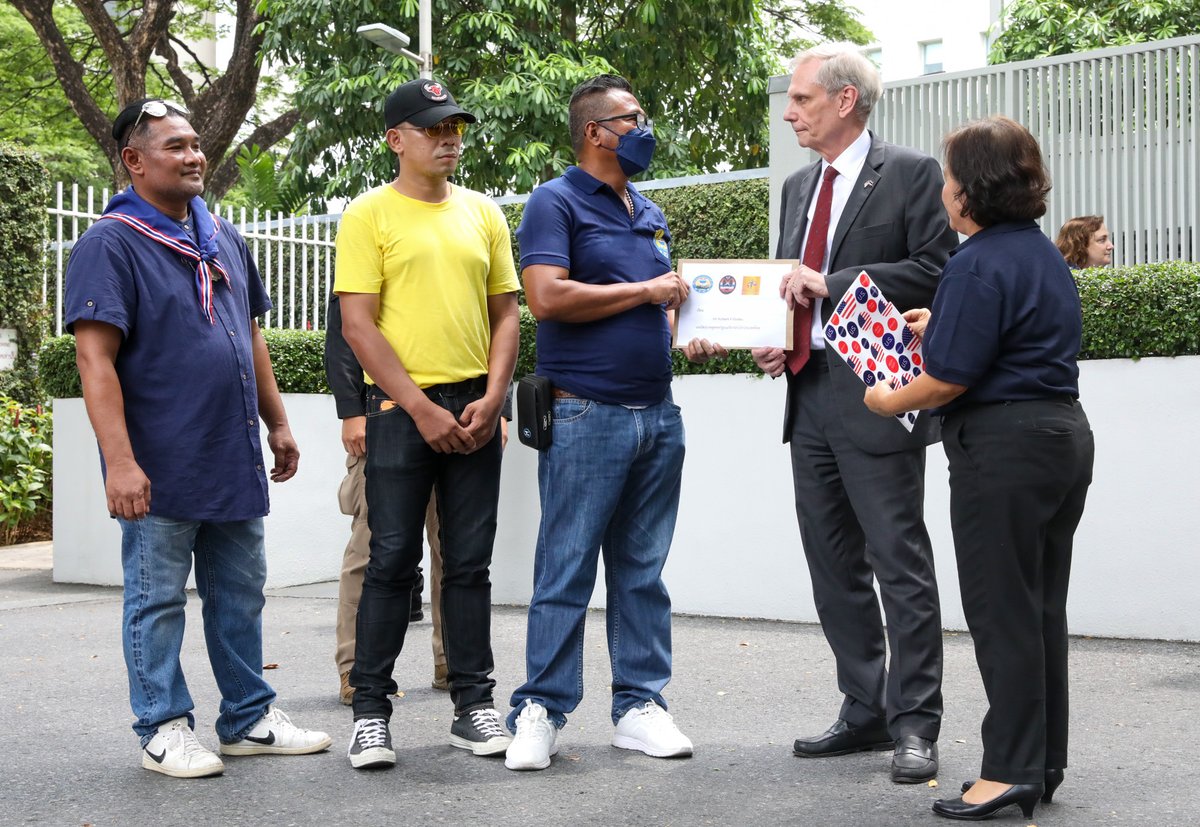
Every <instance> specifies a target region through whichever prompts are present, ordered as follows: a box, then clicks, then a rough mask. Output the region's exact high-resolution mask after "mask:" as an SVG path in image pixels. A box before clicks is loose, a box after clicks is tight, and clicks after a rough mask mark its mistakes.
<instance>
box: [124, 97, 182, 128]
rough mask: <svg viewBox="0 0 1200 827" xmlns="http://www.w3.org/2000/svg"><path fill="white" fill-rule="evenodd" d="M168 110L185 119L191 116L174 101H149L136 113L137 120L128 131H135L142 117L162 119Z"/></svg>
mask: <svg viewBox="0 0 1200 827" xmlns="http://www.w3.org/2000/svg"><path fill="white" fill-rule="evenodd" d="M168 109H169V110H171V111H172V112H174V113H175V114H176V115H183V117H185V118H186V117H188V116H189V115H191V113H190V112H188V111H187V108H186V107H184V106H183V105H182V104H178V103H175V102H174V101H168V100H149V101H146V102H145V103H143V104H142V111H141V112H139V113H138V116H137V120H136V121H134V122H133V129H130V130H129V131H130V132H132V131H133V130H134V129H137V125H138V124H140V123H141V122H142V116H143V115H149V116H150V117H152V118H162V117H165V116H166V114H167V110H168Z"/></svg>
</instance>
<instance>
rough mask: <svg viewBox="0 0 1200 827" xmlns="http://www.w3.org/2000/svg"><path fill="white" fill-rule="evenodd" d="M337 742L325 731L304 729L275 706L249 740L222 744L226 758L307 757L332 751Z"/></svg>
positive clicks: (260, 721) (259, 720)
mask: <svg viewBox="0 0 1200 827" xmlns="http://www.w3.org/2000/svg"><path fill="white" fill-rule="evenodd" d="M332 743H333V739H332V738H330V737H329V735H328V734H326V733H324V732H316V731H315V730H309V729H300V727H298V726H296V725H295V724H293V723H292V722H291V720H290V719H289V718H288V716H287V715H284V714H283V713H282V712H280V711H279V710H278V709H276V708H275V707H271V708H269V709H268V710H267V714H266V715H263V716H262V717H261V718H259V719H258V723H257V724H255V725H254V727H253V728H252V729H251V730H250V731H249V732H247V733H246V737H244V738H242V740H240V741H234V742H233V743H232V744H221V754H222V755H307V754H309V753H310V752H321V751H322V750H326V749H329V745H330V744H332Z"/></svg>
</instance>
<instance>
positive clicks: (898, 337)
mask: <svg viewBox="0 0 1200 827" xmlns="http://www.w3.org/2000/svg"><path fill="white" fill-rule="evenodd" d="M825 341H826V342H828V343H829V344H828V346H829V347H830V348H832V349H833V351H834V352H835V353H837V354H838V355H839V356H841V357H842V359H844V360H845V361H846V364H847V365H849V366H850V369H851V370H853V371H854V373H855V374H856V375H857V376H858V378H859V379H861V380H862V381H863V384H864V385H866V386H867V387H872V386H874V385H875V384H877V383H879V382H886V383H888V384H889V385H891V386H892V387H893V388H901V387H904V386H905V385H907V384H908V383H909V382H911V381H913V380H914V379H916V378H917V377H918V376H920V375H921V372H922V371H923V370H924V365H925V361H924V359H923V358H922V356H921V340H920V339H919V338H918V337H917V335H916V334H915V333H913V332H912V329H911V328H909V326H908V324H907V323H905V321H904V316H903V314H901V312H900V311H899V310H897V309H896V307H895V305H893V304H892V303H891V302H890V301H888V300H887V297H886V296H885V295H883V291H882V290H880V289H879V287H878V286H877V285H876V284H875V282H874V281H872V280H871V277H870V276H869V275H867V271H866V270H864V271H862V272H861V273H859V274H858V278H857V279H855V280H854V283H853V284H852V285H850V289H849V290H847V291H846V293H845V295H843V296H842V298H841V300H840V301H839V302H838V303H837V305H836V306H835V307H834V310H833V313H832V314H831V315H830V317H829V321H828V322H826V324H825ZM896 420H897V421H898V422H899V423H900V424H901V425H903V426H904V427H905V428H907V429H908V430H910V431H911V430H912V429H913V425H915V424H916V422H917V411H906V412H905V413H901V414H896Z"/></svg>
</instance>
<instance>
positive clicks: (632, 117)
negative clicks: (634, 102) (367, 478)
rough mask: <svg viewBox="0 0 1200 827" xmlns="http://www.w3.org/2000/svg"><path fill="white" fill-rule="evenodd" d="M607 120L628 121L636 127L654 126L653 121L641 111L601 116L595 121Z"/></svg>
mask: <svg viewBox="0 0 1200 827" xmlns="http://www.w3.org/2000/svg"><path fill="white" fill-rule="evenodd" d="M609 121H628V122H629V123H631V124H633V125H634V126H636V127H637V128H638V129H649V128H650V127H652V126H654V121H652V120H650V119H649V118H647V117H646V116H645V115H644V114H643V113H641V112H630V113H629V114H628V115H613V116H612V117H611V118H601V119H600V120H598V121H596V123H608V122H609Z"/></svg>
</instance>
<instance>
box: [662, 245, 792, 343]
mask: <svg viewBox="0 0 1200 827" xmlns="http://www.w3.org/2000/svg"><path fill="white" fill-rule="evenodd" d="M799 266H800V262H799V261H798V260H796V259H775V260H754V259H735V258H730V259H683V260H682V261H680V262H679V269H678V272H679V275H680V277H681V278H682V279H683V280H684V281H686V282H687V284H688V287H690V288H691V292H690V293H689V294H688V298H687V301H686V302H684V303H683V305H682V306H681V307H680V308H679V310H678V311H677V312H676V314H675V335H674V344H675V346H676V347H683V346H684V345H686V344H687V343H688V342H690V341H691V340H692V339H708V340H709V341H710V342H715V343H717V344H720V345H722V346H724V347H726V348H728V349H730V350H737V349H747V348H752V347H782V348H787V347H791V345H792V311H791V310H789V309H788V306H787V302H786V301H784V300H783V299H782V298H780V296H779V283H780V282H781V281H782V280H783V277H784V275H786V274H787V273H788V272H790V271H792V270H794V269H795V268H797V267H799Z"/></svg>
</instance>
